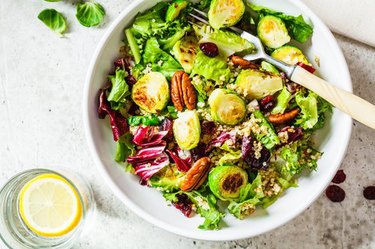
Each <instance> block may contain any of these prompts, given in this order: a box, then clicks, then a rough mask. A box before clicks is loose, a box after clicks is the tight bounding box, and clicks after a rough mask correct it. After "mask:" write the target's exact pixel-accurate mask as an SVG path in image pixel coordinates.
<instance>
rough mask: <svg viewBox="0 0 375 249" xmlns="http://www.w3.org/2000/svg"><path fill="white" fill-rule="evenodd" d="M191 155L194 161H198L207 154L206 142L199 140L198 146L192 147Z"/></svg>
mask: <svg viewBox="0 0 375 249" xmlns="http://www.w3.org/2000/svg"><path fill="white" fill-rule="evenodd" d="M190 152H191V156H192V158H193V161H194V162H195V161H198V159H199V158H202V157H204V156H206V155H207V154H206V144H205V143H202V142H199V144H198V146H197V147H195V148H194V149H192V150H191V151H190Z"/></svg>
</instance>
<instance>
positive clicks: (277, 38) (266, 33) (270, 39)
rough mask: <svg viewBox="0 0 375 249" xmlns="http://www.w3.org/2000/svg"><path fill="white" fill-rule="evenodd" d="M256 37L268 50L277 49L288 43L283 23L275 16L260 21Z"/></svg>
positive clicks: (287, 35) (288, 37)
mask: <svg viewBox="0 0 375 249" xmlns="http://www.w3.org/2000/svg"><path fill="white" fill-rule="evenodd" d="M258 37H259V39H260V40H261V41H262V43H263V44H264V45H266V46H267V47H269V48H279V47H281V46H283V45H285V44H287V43H288V42H289V41H290V36H289V34H288V30H287V29H286V27H285V24H284V22H283V21H282V20H281V19H280V18H278V17H276V16H264V17H262V18H261V19H260V21H259V23H258Z"/></svg>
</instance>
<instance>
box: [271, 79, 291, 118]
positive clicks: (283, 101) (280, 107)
mask: <svg viewBox="0 0 375 249" xmlns="http://www.w3.org/2000/svg"><path fill="white" fill-rule="evenodd" d="M291 97H292V94H291V93H290V92H289V91H288V89H287V88H286V87H285V86H284V88H283V90H281V92H280V93H279V95H278V96H277V104H276V106H275V107H274V108H273V109H272V113H273V114H277V113H284V112H285V110H286V108H287V107H288V103H289V100H290V99H291Z"/></svg>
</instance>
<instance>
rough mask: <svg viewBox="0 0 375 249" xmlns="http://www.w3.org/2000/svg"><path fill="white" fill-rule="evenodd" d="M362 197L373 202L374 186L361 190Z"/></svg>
mask: <svg viewBox="0 0 375 249" xmlns="http://www.w3.org/2000/svg"><path fill="white" fill-rule="evenodd" d="M363 196H364V197H365V198H366V199H367V200H375V186H368V187H366V188H365V189H364V190H363Z"/></svg>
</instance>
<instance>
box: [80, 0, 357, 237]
mask: <svg viewBox="0 0 375 249" xmlns="http://www.w3.org/2000/svg"><path fill="white" fill-rule="evenodd" d="M144 1H145V0H134V1H132V2H131V3H130V4H129V5H128V6H127V7H126V8H125V9H123V10H122V12H121V13H120V14H119V16H118V17H117V18H116V19H115V20H114V21H113V23H112V24H111V25H110V26H109V27H108V28H107V31H106V32H105V34H104V35H103V37H102V38H101V40H100V42H99V43H98V45H97V47H96V50H95V52H94V54H93V56H92V58H91V61H90V64H89V67H88V71H87V74H86V80H85V85H84V91H83V105H82V107H83V126H84V131H85V137H86V141H87V144H88V147H89V151H90V154H91V155H92V156H93V160H94V162H95V164H96V168H97V169H98V170H99V172H100V175H101V176H102V177H103V178H104V180H105V182H106V184H107V186H109V187H110V189H111V190H112V191H113V192H114V194H115V195H116V196H117V197H118V198H119V199H120V200H121V201H122V202H123V203H124V204H125V205H126V206H127V207H128V208H129V209H130V210H132V211H133V212H134V213H136V214H137V215H138V216H139V217H141V218H143V219H144V220H146V221H148V222H150V223H151V224H153V225H155V226H158V227H160V228H163V229H165V230H167V231H169V232H171V233H174V234H178V235H181V236H184V237H188V238H192V239H198V240H208V241H229V240H238V239H245V238H250V237H254V236H257V235H260V234H263V233H266V232H269V231H272V230H274V229H276V228H278V227H281V226H283V225H285V224H286V223H287V222H289V221H291V220H292V219H294V218H296V217H297V216H298V215H300V214H301V213H302V212H303V211H305V210H306V209H307V208H308V207H309V206H310V205H311V204H312V203H313V202H315V200H316V199H317V198H318V197H319V196H320V195H321V194H322V192H323V191H324V189H325V188H326V187H327V186H328V185H329V184H330V182H327V183H326V184H323V185H322V186H321V187H320V188H319V191H317V192H316V193H317V194H316V195H315V196H314V197H312V198H311V199H310V201H308V202H306V203H305V204H304V205H302V206H300V208H299V209H298V210H295V211H294V212H290V213H289V215H285V216H284V217H283V219H282V220H281V221H279V222H277V223H274V224H272V225H271V226H269V227H267V228H265V229H263V230H259V231H257V232H255V233H250V234H249V233H246V231H245V232H243V233H239V234H233V233H227V234H225V235H223V234H220V237H218V236H215V235H212V234H206V233H204V231H201V230H198V229H196V230H191V231H187V230H182V229H179V228H176V227H175V226H173V225H170V224H168V223H167V222H165V221H162V220H159V219H157V218H154V217H153V216H152V215H150V214H149V213H147V212H146V211H144V210H143V209H141V208H140V207H138V206H137V205H136V204H135V203H134V202H133V201H132V200H131V199H130V198H129V197H128V196H127V195H125V194H124V193H123V192H122V190H121V189H120V188H119V187H118V186H117V185H116V184H115V183H114V182H113V180H112V178H111V175H110V174H109V172H108V171H107V170H106V169H105V167H104V163H103V161H102V159H101V158H100V157H99V153H98V150H97V148H96V146H95V141H94V138H93V136H92V127H91V126H92V125H91V123H90V117H89V112H90V111H92V109H91V108H90V102H89V101H91V100H90V99H89V89H90V87H91V82H92V81H93V75H94V71H95V68H96V66H97V61H98V58H99V57H100V56H101V54H102V48H103V47H104V46H105V44H106V43H107V42H108V38H109V37H110V36H111V34H112V32H113V30H114V29H115V28H116V27H117V26H118V25H119V24H120V23H121V22H122V20H123V19H124V18H126V16H127V15H128V14H129V12H130V11H131V10H132V9H134V8H135V7H137V6H138V5H140V4H141V3H142V2H144ZM290 2H292V3H294V4H295V5H296V6H297V7H298V8H299V9H301V11H302V12H303V13H304V14H306V16H308V17H309V18H310V19H311V20H313V23H314V24H315V26H319V28H320V29H321V32H322V33H323V35H324V36H325V37H327V38H328V43H329V45H330V47H331V48H332V49H333V50H334V51H333V52H334V53H335V54H336V55H337V56H338V58H337V61H338V62H339V63H340V64H341V66H342V67H343V68H345V69H346V70H344V71H343V72H342V74H343V77H344V78H346V82H347V83H348V84H347V85H346V86H343V88H344V89H345V90H347V91H349V92H352V91H353V89H352V81H351V77H350V73H349V68H348V65H347V62H346V60H345V57H344V55H343V53H342V50H341V48H340V47H339V45H338V43H337V41H336V39H335V37H334V36H333V34H332V33H331V31H330V30H329V29H328V27H327V26H326V25H325V24H324V23H323V22H322V21H321V20H320V18H319V17H318V16H317V15H315V14H314V12H312V11H311V10H310V9H309V8H308V7H307V6H306V5H305V4H304V3H302V2H301V0H290ZM343 121H344V122H343V123H342V124H341V126H342V127H344V130H345V131H346V132H345V134H342V137H341V142H343V143H345V144H346V146H345V149H344V150H342V151H339V152H338V154H339V156H338V158H340V159H339V160H338V161H337V165H336V170H337V169H338V168H339V167H340V165H341V163H342V161H343V159H344V157H345V154H346V151H347V149H348V145H349V140H350V137H351V133H352V119H351V118H350V117H349V116H346V117H344V120H343ZM332 172H333V173H332V175H331V178H333V176H334V173H335V171H332Z"/></svg>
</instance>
